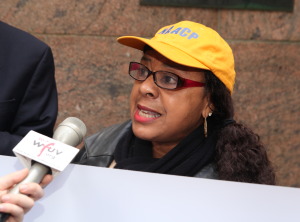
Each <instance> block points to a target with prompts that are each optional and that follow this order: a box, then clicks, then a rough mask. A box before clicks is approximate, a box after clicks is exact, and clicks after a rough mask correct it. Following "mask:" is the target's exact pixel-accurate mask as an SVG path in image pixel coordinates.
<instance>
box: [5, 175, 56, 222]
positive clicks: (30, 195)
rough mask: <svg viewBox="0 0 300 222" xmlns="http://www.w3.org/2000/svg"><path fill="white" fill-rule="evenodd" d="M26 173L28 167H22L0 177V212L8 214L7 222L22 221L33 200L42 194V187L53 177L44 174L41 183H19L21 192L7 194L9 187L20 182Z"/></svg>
mask: <svg viewBox="0 0 300 222" xmlns="http://www.w3.org/2000/svg"><path fill="white" fill-rule="evenodd" d="M27 175H28V169H23V170H20V171H17V172H14V173H11V174H8V175H6V176H4V177H0V212H2V213H9V214H10V217H9V218H8V219H7V222H20V221H22V220H23V217H24V214H25V213H26V212H28V211H29V210H30V209H31V208H32V207H33V205H34V201H36V200H38V199H40V198H41V197H42V196H43V195H44V191H43V187H45V186H46V185H48V184H49V183H50V182H51V180H52V178H53V177H52V176H51V175H46V176H45V177H44V179H43V181H42V182H41V184H37V183H27V184H21V185H20V187H19V191H20V193H21V194H9V193H8V191H9V189H10V188H11V187H13V186H14V185H15V184H17V183H19V182H21V181H22V180H23V179H24V178H25V177H26V176H27Z"/></svg>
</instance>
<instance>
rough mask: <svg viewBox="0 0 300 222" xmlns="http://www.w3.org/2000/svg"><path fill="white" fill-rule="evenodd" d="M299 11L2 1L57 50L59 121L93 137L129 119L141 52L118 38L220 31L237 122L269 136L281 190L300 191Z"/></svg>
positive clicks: (97, 0) (9, 18)
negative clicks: (179, 28)
mask: <svg viewBox="0 0 300 222" xmlns="http://www.w3.org/2000/svg"><path fill="white" fill-rule="evenodd" d="M299 12H300V0H295V2H294V11H293V12H292V13H289V12H266V11H242V10H215V9H200V8H176V7H151V6H140V5H139V0H128V1H121V0H111V1H106V0H51V1H39V0H1V2H0V20H2V21H4V22H7V23H9V24H11V25H13V26H15V27H18V28H20V29H23V30H25V31H27V32H30V33H31V34H33V35H35V36H36V37H38V38H39V39H41V40H43V41H45V42H46V43H48V44H49V45H50V46H51V48H52V49H53V53H54V58H55V63H56V80H57V85H58V91H59V115H58V121H57V123H59V122H61V121H62V120H63V119H65V118H66V117H69V116H76V117H78V118H80V119H82V120H83V121H84V122H85V123H86V125H87V127H88V130H89V131H88V135H91V134H93V133H95V132H97V131H98V130H99V129H101V128H103V127H106V126H109V125H111V124H114V123H118V122H121V121H123V120H125V119H128V117H129V109H128V96H129V93H130V88H131V84H132V81H131V79H130V78H128V77H127V68H128V62H129V61H133V60H137V59H139V56H140V53H139V52H137V51H136V50H133V49H130V48H127V47H125V46H121V45H119V44H118V43H117V42H116V38H117V37H118V36H121V35H138V36H144V37H149V36H152V35H153V34H154V33H155V32H156V31H157V29H158V28H160V27H161V26H163V25H168V24H172V23H175V22H178V21H180V20H193V21H197V22H200V23H203V24H205V25H207V26H210V27H212V28H213V29H215V30H217V31H218V32H219V33H220V34H221V35H222V36H223V37H224V38H225V39H226V40H227V41H228V42H229V44H230V45H231V46H232V49H233V51H234V54H235V60H236V71H237V80H236V86H235V91H234V94H233V97H234V100H235V106H236V119H237V120H239V121H241V122H243V123H245V124H247V125H248V126H250V127H251V128H252V129H253V130H254V131H255V132H257V133H258V134H260V135H261V138H262V141H263V142H264V143H265V144H266V145H267V147H268V148H269V149H268V152H269V155H270V157H271V160H272V162H273V163H274V164H275V165H276V167H277V170H278V172H277V175H278V183H279V185H283V186H294V187H300V92H299V90H300V71H299V67H298V65H299V63H300V44H299V43H300V14H299ZM0 34H1V33H0ZM0 50H1V49H0Z"/></svg>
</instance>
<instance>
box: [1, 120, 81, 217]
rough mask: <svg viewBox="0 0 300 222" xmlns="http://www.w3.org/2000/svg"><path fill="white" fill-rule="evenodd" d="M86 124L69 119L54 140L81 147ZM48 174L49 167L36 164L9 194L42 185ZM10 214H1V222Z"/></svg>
mask: <svg viewBox="0 0 300 222" xmlns="http://www.w3.org/2000/svg"><path fill="white" fill-rule="evenodd" d="M86 131H87V129H86V126H85V124H84V123H83V122H82V121H81V120H80V119H78V118H76V117H68V118H66V119H65V120H64V121H63V122H62V123H60V124H59V125H58V127H57V128H56V130H55V132H54V134H53V139H55V140H57V141H60V142H62V143H65V144H67V145H70V146H73V147H75V146H77V145H79V144H80V143H81V142H82V140H83V138H84V136H85V135H86ZM47 173H51V169H50V167H49V166H46V165H43V164H41V163H38V162H34V163H33V164H32V166H31V167H30V170H29V173H28V175H27V177H26V178H25V179H24V180H22V181H21V182H20V183H19V184H16V185H15V186H14V187H13V188H12V189H11V190H10V191H9V192H8V193H13V194H18V193H19V185H21V184H24V183H29V182H35V183H40V182H41V181H42V179H43V178H44V176H45V175H46V174H47ZM8 216H9V214H5V213H0V221H1V222H2V221H3V222H4V221H5V220H6V219H7V218H8Z"/></svg>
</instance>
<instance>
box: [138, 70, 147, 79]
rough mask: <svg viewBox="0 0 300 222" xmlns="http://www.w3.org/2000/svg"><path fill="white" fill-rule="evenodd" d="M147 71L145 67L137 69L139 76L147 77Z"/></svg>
mask: <svg viewBox="0 0 300 222" xmlns="http://www.w3.org/2000/svg"><path fill="white" fill-rule="evenodd" d="M147 75H148V71H147V70H146V69H142V68H141V69H139V76H140V77H147Z"/></svg>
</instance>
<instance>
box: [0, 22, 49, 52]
mask: <svg viewBox="0 0 300 222" xmlns="http://www.w3.org/2000/svg"><path fill="white" fill-rule="evenodd" d="M0 33H1V35H0V44H2V45H7V46H11V45H13V46H16V47H21V48H24V49H26V48H27V47H30V49H31V50H33V49H34V48H36V49H43V50H45V49H46V48H49V46H48V45H47V44H46V43H45V42H43V41H42V40H40V39H38V38H37V37H35V36H33V35H32V34H30V33H28V32H26V31H23V30H21V29H19V28H16V27H14V26H12V25H9V24H7V23H4V22H2V21H0ZM12 43H13V44H12ZM1 47H2V46H1Z"/></svg>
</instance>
